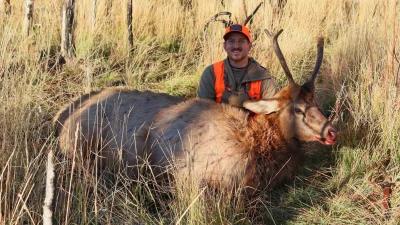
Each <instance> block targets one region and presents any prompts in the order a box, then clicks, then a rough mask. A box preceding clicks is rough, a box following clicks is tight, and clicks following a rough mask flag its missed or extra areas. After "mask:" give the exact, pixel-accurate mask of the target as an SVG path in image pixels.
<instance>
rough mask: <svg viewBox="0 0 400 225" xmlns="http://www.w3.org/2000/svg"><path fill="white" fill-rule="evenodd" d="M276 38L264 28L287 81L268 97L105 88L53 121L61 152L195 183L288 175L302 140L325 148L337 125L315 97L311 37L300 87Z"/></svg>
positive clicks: (229, 183) (260, 182)
mask: <svg viewBox="0 0 400 225" xmlns="http://www.w3.org/2000/svg"><path fill="white" fill-rule="evenodd" d="M281 32H282V30H280V31H279V32H278V33H276V34H275V35H273V34H271V33H270V32H268V31H266V33H267V34H268V36H269V37H270V38H271V40H272V43H273V48H274V51H275V53H276V55H277V57H278V59H279V62H280V64H281V65H282V67H283V70H284V72H285V74H286V76H287V78H288V81H289V84H288V85H287V86H286V87H284V88H282V89H281V90H280V91H279V92H278V93H276V95H275V96H274V97H273V98H271V99H262V100H258V101H246V102H245V103H244V108H245V109H247V110H243V109H239V108H235V107H232V106H229V105H225V104H216V103H215V102H213V101H209V100H204V99H198V98H195V99H189V100H183V99H181V98H179V97H174V96H170V95H166V94H157V93H152V92H139V91H129V90H124V89H118V88H109V89H105V90H103V91H100V92H94V93H91V94H88V95H85V96H82V97H81V98H80V99H78V100H76V101H75V102H73V103H72V104H70V105H69V106H67V107H65V108H64V109H62V110H61V111H60V112H59V113H58V115H57V116H56V117H55V118H54V121H55V122H56V124H57V133H58V135H59V146H60V149H61V150H62V151H63V152H64V153H65V154H67V155H69V156H72V155H74V151H80V154H76V155H83V156H87V157H86V159H88V160H91V157H92V156H100V161H101V163H102V164H103V165H104V166H105V167H109V166H111V165H112V164H113V162H116V161H118V160H117V159H121V160H122V162H123V163H124V165H126V168H127V170H128V172H129V175H130V176H132V177H135V176H137V175H138V173H139V172H138V171H139V169H138V166H139V165H140V164H141V163H144V162H146V163H148V164H149V165H151V167H152V168H153V169H154V171H156V172H155V173H157V174H161V173H163V172H165V168H166V167H168V165H171V164H172V165H174V166H173V168H174V174H175V176H179V177H181V176H182V175H185V174H186V173H190V176H191V177H192V178H196V180H197V181H198V183H199V184H208V185H212V186H215V187H219V188H231V187H236V186H248V187H252V188H256V189H264V188H267V189H271V188H272V187H274V186H275V185H276V184H279V183H281V182H282V181H283V180H287V179H290V178H292V177H293V175H294V174H295V172H296V170H297V168H298V166H299V165H300V164H301V162H302V158H303V156H304V153H303V151H302V149H301V143H302V142H314V141H318V142H320V143H322V144H324V145H332V144H334V143H335V141H336V130H335V128H333V126H332V125H331V124H330V122H329V120H328V119H327V118H326V117H325V116H324V115H323V114H322V113H321V111H320V109H319V108H318V105H317V103H316V101H315V98H314V93H315V88H314V81H315V79H316V76H317V73H318V71H319V69H320V66H321V63H322V57H323V39H322V38H320V39H319V40H318V45H317V46H318V52H317V61H316V64H315V68H314V70H313V71H312V73H311V77H310V79H309V80H308V81H307V82H306V83H305V84H303V85H298V84H296V82H295V81H294V79H293V77H292V74H291V72H290V70H289V68H288V66H287V64H286V61H285V58H284V56H283V54H282V52H281V50H280V47H279V44H278V36H279V35H280V34H281ZM75 153H76V152H75Z"/></svg>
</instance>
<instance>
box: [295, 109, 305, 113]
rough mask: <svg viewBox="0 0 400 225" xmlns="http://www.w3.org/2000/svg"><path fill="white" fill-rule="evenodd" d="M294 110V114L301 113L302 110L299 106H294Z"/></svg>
mask: <svg viewBox="0 0 400 225" xmlns="http://www.w3.org/2000/svg"><path fill="white" fill-rule="evenodd" d="M294 112H295V113H296V114H303V111H301V109H300V108H294Z"/></svg>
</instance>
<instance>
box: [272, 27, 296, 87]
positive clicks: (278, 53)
mask: <svg viewBox="0 0 400 225" xmlns="http://www.w3.org/2000/svg"><path fill="white" fill-rule="evenodd" d="M282 31H283V29H281V30H279V31H278V33H276V34H272V33H271V32H269V31H268V30H267V29H265V33H266V34H267V35H268V37H269V38H270V39H271V41H272V46H273V47H274V50H275V54H276V57H278V59H279V62H280V63H281V66H282V68H283V71H285V74H286V77H287V78H288V80H289V84H290V85H291V86H297V84H296V82H295V81H294V80H293V76H292V73H291V72H290V70H289V67H288V65H287V63H286V60H285V57H284V56H283V53H282V51H281V48H280V47H279V44H278V37H279V35H280V34H281V33H282Z"/></svg>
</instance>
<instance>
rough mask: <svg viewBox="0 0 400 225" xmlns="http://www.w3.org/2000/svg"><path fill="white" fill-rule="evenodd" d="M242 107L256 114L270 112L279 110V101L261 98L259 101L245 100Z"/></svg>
mask: <svg viewBox="0 0 400 225" xmlns="http://www.w3.org/2000/svg"><path fill="white" fill-rule="evenodd" d="M243 107H244V108H246V109H248V110H250V111H252V112H254V113H257V114H270V113H273V112H276V111H279V109H280V106H279V101H278V100H276V99H271V100H268V99H263V100H259V101H250V100H249V101H245V102H244V103H243Z"/></svg>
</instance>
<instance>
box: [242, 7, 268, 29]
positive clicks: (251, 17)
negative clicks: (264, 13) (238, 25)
mask: <svg viewBox="0 0 400 225" xmlns="http://www.w3.org/2000/svg"><path fill="white" fill-rule="evenodd" d="M263 3H264V2H260V4H258V6H257V7H256V8H255V9H254V11H253V12H252V13H251V14H250V16H248V17H247V18H246V20H245V21H244V23H243V25H244V26H246V24H247V23H248V22H250V25H251V21H252V19H253V17H254V15H255V14H256V13H257V11H258V9H260V7H261V5H262V4H263Z"/></svg>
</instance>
